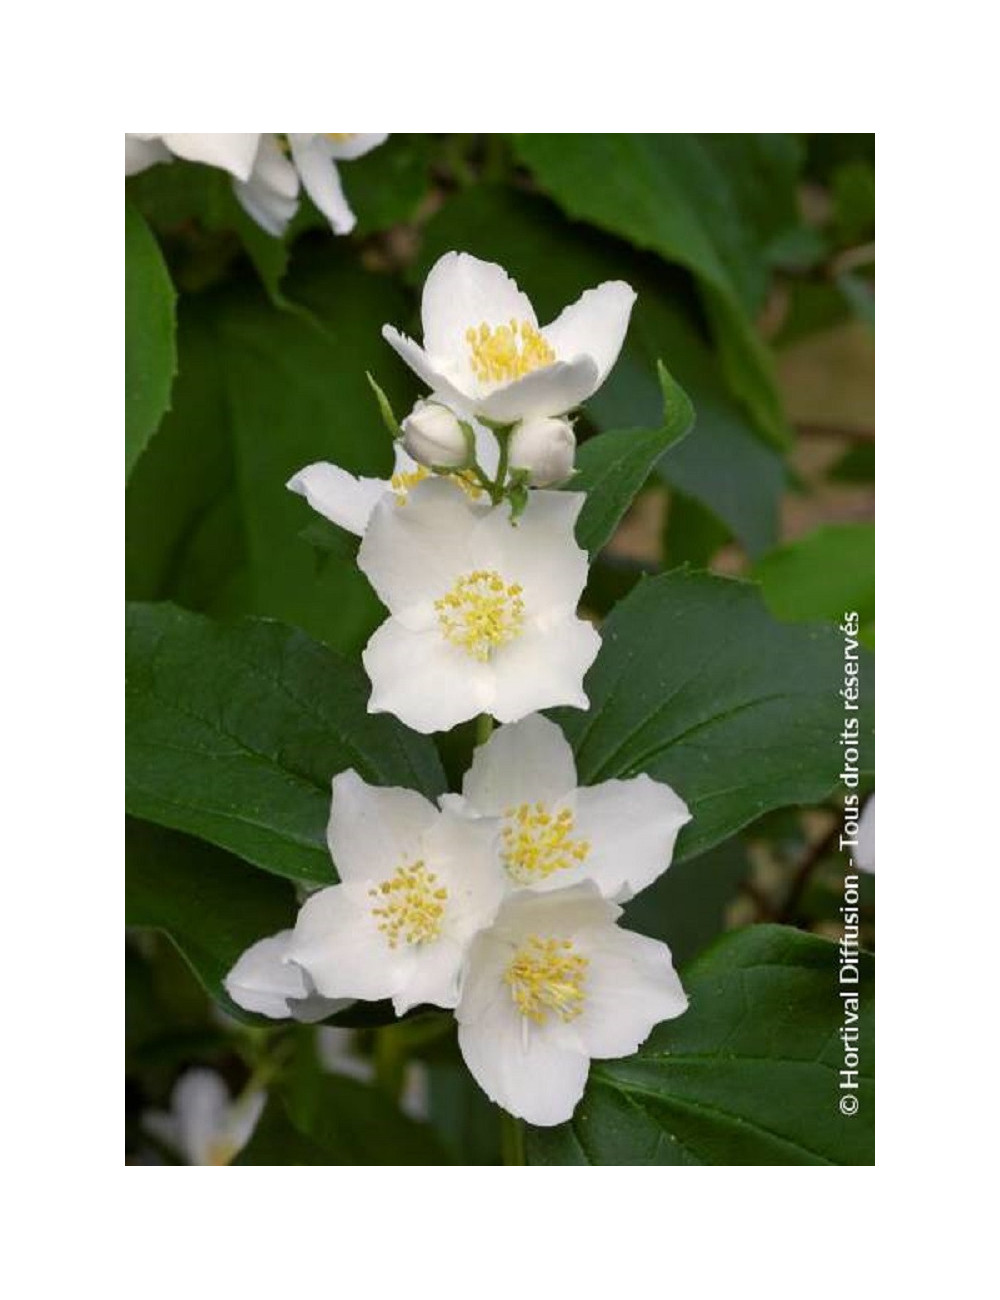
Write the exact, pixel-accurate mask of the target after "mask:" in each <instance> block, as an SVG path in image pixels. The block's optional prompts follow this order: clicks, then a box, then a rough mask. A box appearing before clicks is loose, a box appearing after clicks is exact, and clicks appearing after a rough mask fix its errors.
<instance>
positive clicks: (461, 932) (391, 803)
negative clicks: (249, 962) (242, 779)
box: [288, 771, 503, 1015]
mask: <svg viewBox="0 0 1000 1300" xmlns="http://www.w3.org/2000/svg"><path fill="white" fill-rule="evenodd" d="M327 838H328V842H329V845H330V853H331V854H332V856H333V860H334V862H335V864H336V866H337V871H338V872H339V874H340V880H341V883H340V884H339V885H331V886H330V887H329V888H328V889H321V890H319V891H318V892H317V893H315V894H313V895H312V896H311V897H310V898H308V899H307V900H306V902H305V903H304V904H303V907H302V910H301V911H300V912H299V916H298V920H297V921H296V924H295V931H294V933H293V935H292V939H291V943H290V945H289V949H288V957H289V959H290V960H292V961H294V962H296V963H297V964H298V965H299V966H301V967H302V968H303V969H304V970H305V971H307V972H308V974H309V977H310V979H311V980H312V982H313V984H314V986H315V988H316V990H317V991H318V992H319V993H320V994H322V995H323V996H324V997H330V998H343V997H346V998H365V999H367V1000H369V1001H374V1000H377V999H379V998H391V999H392V1002H393V1006H394V1007H395V1009H396V1014H397V1015H402V1014H403V1013H404V1012H405V1011H407V1010H409V1008H410V1007H412V1006H416V1005H417V1004H418V1003H421V1002H429V1003H433V1004H434V1005H436V1006H439V1007H453V1006H454V1005H455V1003H456V1002H457V1000H458V978H459V972H460V968H461V964H462V958H463V956H464V953H465V950H466V947H467V945H468V943H469V940H470V939H471V938H472V936H473V935H474V934H475V933H476V931H477V930H480V929H482V927H483V926H486V925H489V923H490V921H491V920H492V919H493V916H494V915H495V913H496V909H497V907H498V906H499V902H500V898H501V895H502V888H503V887H502V882H501V881H500V880H499V878H498V873H497V871H496V867H495V864H494V856H493V835H492V834H491V832H490V830H489V828H488V827H487V826H486V825H485V824H483V825H479V824H477V823H476V822H474V821H469V820H467V819H463V818H460V817H456V816H455V815H454V814H452V813H448V812H441V811H439V810H438V809H437V808H435V807H434V805H433V804H432V803H430V802H429V801H428V800H427V799H424V798H423V796H421V795H419V794H417V793H416V792H415V791H413V790H402V789H382V788H379V787H377V786H371V785H367V784H366V783H365V782H364V781H362V779H361V778H360V777H359V776H358V774H357V773H356V772H354V771H347V772H342V773H340V774H339V775H338V776H336V777H334V779H333V800H332V804H331V808H330V823H329V828H328V832H327Z"/></svg>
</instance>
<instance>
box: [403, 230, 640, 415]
mask: <svg viewBox="0 0 1000 1300" xmlns="http://www.w3.org/2000/svg"><path fill="white" fill-rule="evenodd" d="M634 302H635V293H634V291H633V290H632V289H631V288H630V287H629V285H627V284H625V283H624V281H621V280H609V281H607V282H606V283H604V284H601V285H599V286H598V287H597V288H596V289H588V290H587V292H586V293H584V294H583V296H582V297H581V298H580V299H579V300H578V301H577V302H575V303H573V305H572V306H570V307H567V308H565V310H564V311H563V312H562V314H561V315H560V316H558V317H557V318H556V319H555V320H554V321H553V322H552V324H551V325H546V326H544V327H540V326H539V324H538V319H537V317H536V316H535V310H534V308H533V307H532V305H531V303H530V301H529V300H528V298H527V296H526V295H525V294H523V293H522V292H521V291H520V289H519V288H518V287H517V285H516V284H515V283H514V281H513V280H512V279H511V278H510V276H509V275H508V274H507V272H506V271H505V270H504V269H503V267H500V266H496V265H495V264H494V263H493V262H481V261H480V260H479V259H478V258H476V257H471V256H470V255H469V254H468V253H445V255H444V256H443V257H442V258H440V259H439V260H438V261H437V262H436V263H435V264H434V266H433V267H432V268H431V271H430V273H429V274H428V276H427V279H426V281H425V282H424V293H423V302H422V305H421V318H422V321H423V331H424V343H423V347H420V346H418V345H417V344H416V343H414V342H413V340H412V339H409V338H407V337H406V335H405V334H401V333H400V332H399V330H397V329H395V328H394V327H393V326H392V325H386V326H384V328H383V330H382V335H383V337H384V338H385V340H386V342H388V343H389V344H390V345H391V346H392V347H394V348H395V349H396V351H397V352H398V353H399V355H400V356H401V357H402V358H403V360H404V361H405V362H406V364H407V365H408V366H410V368H411V369H412V370H414V371H415V372H416V373H417V374H418V375H419V376H420V378H421V379H422V380H423V381H424V383H425V384H427V386H428V387H429V388H431V389H432V390H433V391H434V392H436V393H437V394H438V395H439V397H440V399H441V400H442V401H444V402H446V403H447V405H449V406H451V407H452V408H453V409H454V410H456V411H458V412H459V413H469V414H474V415H482V416H484V417H486V418H487V419H489V420H493V421H496V422H497V423H500V424H513V423H514V422H515V421H517V420H522V419H524V418H525V417H528V416H544V415H564V414H565V413H566V412H567V411H569V410H572V408H573V407H575V406H578V405H579V404H580V403H581V402H583V401H585V400H586V399H587V398H588V397H590V396H591V395H592V394H593V393H595V392H596V391H597V389H598V388H600V386H601V384H603V383H604V380H605V379H606V378H607V376H608V373H609V371H610V370H611V367H612V366H613V365H614V364H615V361H616V360H617V359H618V353H619V352H620V351H621V346H622V343H623V342H624V339H625V331H626V330H627V328H628V321H629V315H630V313H631V311H632V304H633V303H634Z"/></svg>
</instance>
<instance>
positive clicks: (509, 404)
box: [474, 357, 598, 424]
mask: <svg viewBox="0 0 1000 1300" xmlns="http://www.w3.org/2000/svg"><path fill="white" fill-rule="evenodd" d="M597 385H598V379H597V363H596V362H594V361H592V360H591V358H590V357H575V358H574V359H573V360H571V361H556V362H555V363H554V364H553V365H551V366H546V367H545V368H544V369H542V370H532V371H531V373H530V374H527V375H525V376H524V377H523V378H522V379H516V380H514V382H513V383H512V384H506V385H505V386H504V387H503V388H496V389H494V390H493V392H492V393H488V394H487V395H486V396H484V397H479V398H477V399H476V401H475V403H474V409H475V411H476V413H477V414H478V415H483V416H485V417H486V418H487V419H488V420H496V421H497V422H498V423H500V424H512V423H513V422H514V421H515V420H523V419H526V418H527V417H528V416H531V415H565V414H566V412H567V411H571V410H572V409H573V407H574V406H579V405H580V403H581V402H583V401H585V400H586V399H587V398H588V397H589V396H590V394H591V393H592V392H593V391H594V390H595V389H596V388H597Z"/></svg>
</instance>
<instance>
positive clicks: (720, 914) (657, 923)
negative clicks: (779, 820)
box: [622, 837, 750, 965]
mask: <svg viewBox="0 0 1000 1300" xmlns="http://www.w3.org/2000/svg"><path fill="white" fill-rule="evenodd" d="M749 870H750V864H749V862H748V860H747V854H746V849H745V848H744V847H743V845H742V844H741V843H740V840H739V839H738V838H735V837H734V838H733V839H730V840H727V841H726V842H725V843H724V844H717V845H716V846H715V848H714V849H709V851H708V852H707V853H703V854H701V855H700V856H699V857H697V858H688V860H687V861H686V862H674V863H673V864H672V865H671V867H670V869H669V871H665V872H664V873H663V875H662V876H660V877H659V879H658V880H655V881H654V882H653V884H651V885H650V886H649V888H648V889H644V890H643V891H642V893H641V894H639V895H637V896H636V897H635V898H633V899H631V900H630V901H629V902H628V903H626V904H625V916H624V919H623V921H622V924H623V925H624V926H626V928H627V929H629V930H638V932H639V933H640V934H646V935H649V937H650V938H651V939H660V940H661V941H662V942H663V943H665V944H667V945H668V947H669V948H670V951H671V954H672V955H673V959H674V964H675V965H680V964H682V963H684V962H686V961H689V960H690V959H691V958H692V957H695V956H697V955H698V953H700V952H701V950H702V949H703V948H705V947H706V946H707V945H708V944H709V943H711V941H712V940H713V939H715V938H717V937H718V936H719V935H720V934H721V933H722V932H723V930H724V929H725V928H726V924H725V921H726V909H727V907H728V905H729V904H730V903H731V902H732V901H733V899H734V898H735V896H736V894H737V891H738V889H739V886H740V883H741V881H743V880H744V879H746V877H747V875H748V873H749Z"/></svg>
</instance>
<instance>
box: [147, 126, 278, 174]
mask: <svg viewBox="0 0 1000 1300" xmlns="http://www.w3.org/2000/svg"><path fill="white" fill-rule="evenodd" d="M260 139H261V137H260V133H259V132H258V133H257V134H254V135H239V134H236V133H235V132H226V133H223V134H220V135H126V136H125V175H126V176H132V175H134V174H135V173H136V172H141V171H145V170H146V168H147V167H152V166H153V164H154V163H158V162H170V161H172V159H173V158H175V157H177V158H186V159H188V161H189V162H197V163H207V164H208V166H209V167H221V168H222V169H223V170H224V171H227V172H229V173H230V174H231V175H233V176H235V177H236V179H237V180H238V181H245V180H247V179H248V177H249V176H250V173H251V171H252V170H253V165H254V159H255V157H256V156H257V148H258V145H259V142H260Z"/></svg>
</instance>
